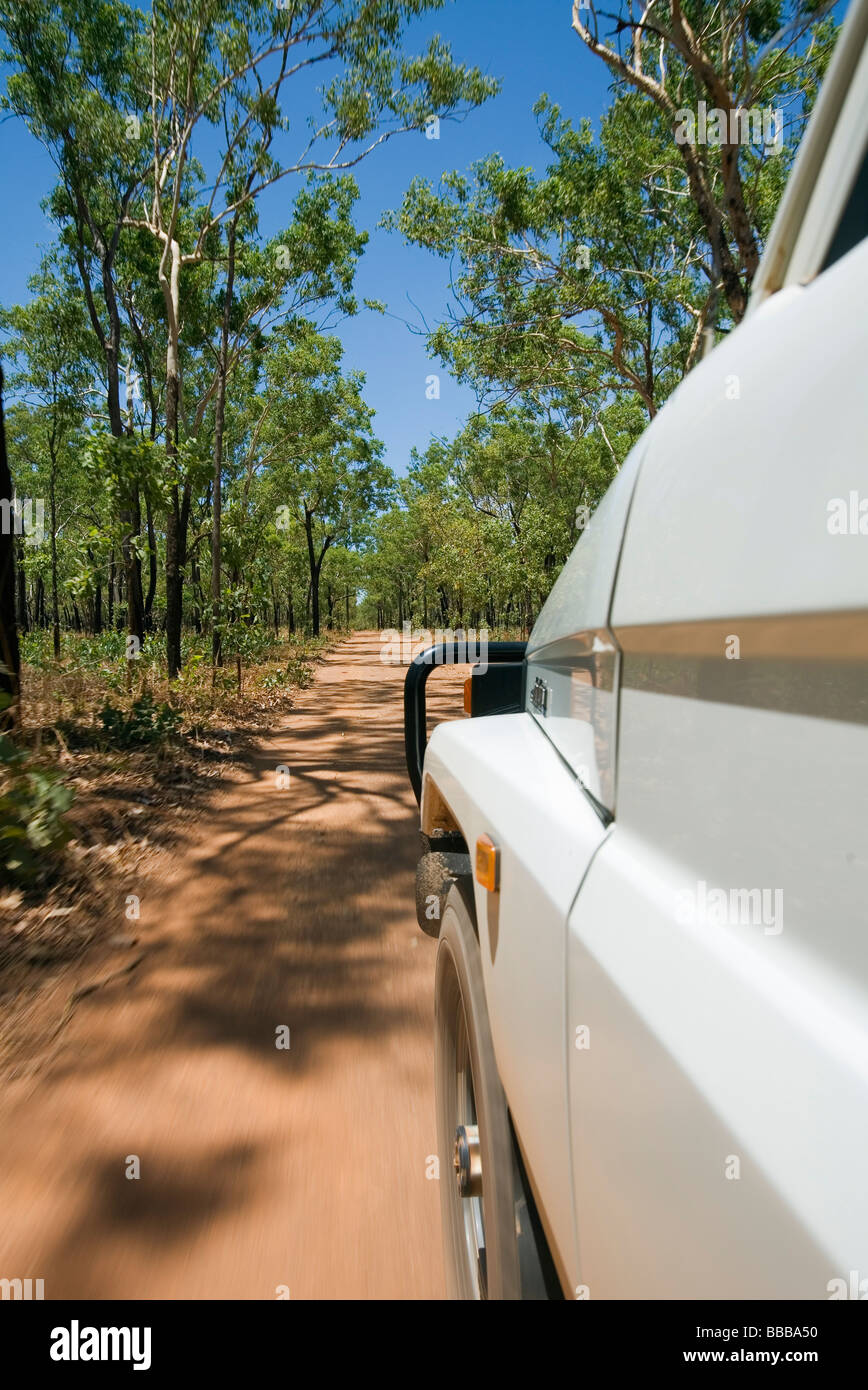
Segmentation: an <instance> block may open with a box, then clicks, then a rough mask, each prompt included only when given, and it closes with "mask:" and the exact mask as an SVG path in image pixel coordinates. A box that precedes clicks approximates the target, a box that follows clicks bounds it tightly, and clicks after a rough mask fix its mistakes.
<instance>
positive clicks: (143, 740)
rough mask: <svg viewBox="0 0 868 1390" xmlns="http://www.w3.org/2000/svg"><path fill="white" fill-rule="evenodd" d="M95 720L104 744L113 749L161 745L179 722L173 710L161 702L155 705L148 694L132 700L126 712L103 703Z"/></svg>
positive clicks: (173, 732) (175, 729)
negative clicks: (99, 723) (103, 738)
mask: <svg viewBox="0 0 868 1390" xmlns="http://www.w3.org/2000/svg"><path fill="white" fill-rule="evenodd" d="M99 717H100V722H101V724H102V727H103V733H104V734H105V737H106V739H107V741H108V742H109V743H110V744H112V745H113V746H114V747H115V748H137V747H141V746H142V745H144V744H149V743H162V742H164V741H165V740H166V739H170V738H172V737H173V736H174V735H175V734H177V732H178V729H179V726H180V723H181V716H180V714H179V713H178V711H177V710H175V709H172V706H171V705H170V704H167V703H165V702H164V703H163V704H159V705H155V704H154V697H153V696H152V695H151V694H149V692H148V691H145V692H144V694H143V695H140V696H139V698H138V699H137V700H134V701H133V703H132V705H131V707H130V710H129V713H127V712H125V711H124V710H120V709H116V708H115V706H114V705H110V704H105V705H104V706H103V708H102V709H101V710H100V712H99Z"/></svg>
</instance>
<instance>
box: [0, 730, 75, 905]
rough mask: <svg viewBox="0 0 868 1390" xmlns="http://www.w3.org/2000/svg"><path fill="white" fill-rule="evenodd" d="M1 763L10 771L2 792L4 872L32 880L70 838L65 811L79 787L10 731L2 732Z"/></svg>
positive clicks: (0, 858) (0, 856)
mask: <svg viewBox="0 0 868 1390" xmlns="http://www.w3.org/2000/svg"><path fill="white" fill-rule="evenodd" d="M0 766H2V767H3V769H4V770H5V773H6V789H5V791H4V792H3V794H2V795H0V875H2V876H3V877H6V878H11V879H17V880H21V881H24V882H27V881H28V880H30V879H33V878H36V876H37V875H38V873H39V871H40V869H42V868H43V867H44V863H45V859H46V857H47V856H48V855H51V854H56V853H57V852H58V851H59V850H61V849H62V848H63V846H64V845H65V844H66V842H67V840H68V839H69V837H70V833H71V832H70V829H69V827H68V826H67V824H66V822H65V821H64V819H63V816H64V813H65V812H66V811H68V810H69V808H70V806H71V805H72V802H73V798H74V796H75V792H74V791H73V790H72V788H71V787H67V786H65V785H64V783H63V782H62V781H61V779H60V776H59V775H58V774H57V773H56V772H53V771H51V770H48V769H45V768H40V767H34V766H33V764H32V762H31V759H30V758H29V756H28V754H27V753H26V752H24V751H23V750H22V749H20V748H17V747H16V746H15V744H14V743H13V742H12V740H11V739H10V738H7V737H6V735H5V734H0Z"/></svg>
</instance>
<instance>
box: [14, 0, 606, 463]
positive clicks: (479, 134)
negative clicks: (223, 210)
mask: <svg viewBox="0 0 868 1390" xmlns="http://www.w3.org/2000/svg"><path fill="white" fill-rule="evenodd" d="M571 10H572V5H571V0H453V3H451V4H449V5H447V6H446V8H445V9H443V10H441V11H440V12H439V13H435V14H434V15H432V16H430V17H428V18H426V19H425V20H424V21H422V22H419V23H417V24H415V25H414V26H413V27H412V29H411V30H410V33H409V36H408V41H407V45H406V46H407V48H408V49H410V50H412V51H420V50H421V48H422V47H423V46H424V44H425V42H426V41H427V38H428V37H429V36H430V35H431V34H434V33H439V34H441V35H442V36H443V38H444V39H446V40H447V41H448V42H449V43H450V44H451V45H452V48H453V52H454V54H455V56H456V58H458V59H460V60H461V61H463V62H467V63H473V64H477V65H478V66H479V67H481V68H482V69H483V71H485V72H486V73H488V74H490V75H492V76H494V77H498V78H500V79H501V81H502V84H503V86H502V92H501V95H500V96H499V97H497V98H495V99H494V100H493V101H491V102H488V103H487V104H486V105H485V106H484V107H482V108H481V109H480V110H479V111H477V112H474V113H472V114H471V115H470V116H468V117H467V119H466V120H465V121H463V122H459V123H455V122H442V123H441V126H440V138H439V140H427V139H426V138H425V137H424V135H422V134H415V133H414V134H410V135H401V136H396V137H395V138H394V139H393V140H391V141H389V142H387V144H386V145H385V146H384V147H382V148H381V149H379V150H377V151H376V152H375V153H374V154H373V155H372V156H371V157H370V158H368V159H366V160H365V161H364V162H363V163H362V164H361V165H359V166H358V168H357V169H356V170H355V177H356V179H357V182H358V184H359V187H360V191H361V198H360V201H359V203H358V204H357V206H356V220H357V222H358V224H359V225H361V226H364V227H366V228H367V229H368V230H369V231H370V233H371V238H370V242H369V244H368V247H367V250H366V253H365V255H364V257H363V259H362V261H361V263H360V265H359V270H358V274H357V279H356V288H357V293H358V297H359V299H360V300H361V299H362V298H363V297H367V298H369V299H378V300H382V301H384V302H385V303H386V305H387V307H388V309H389V311H390V314H393V315H396V316H398V317H383V316H381V315H379V314H374V313H371V312H370V311H366V310H363V311H362V313H361V314H360V315H359V317H358V318H356V319H354V320H349V321H345V322H344V323H342V324H341V326H340V329H339V334H340V337H341V338H342V340H343V342H344V345H345V365H346V366H347V368H356V369H358V370H361V371H363V372H364V373H365V375H366V377H367V389H366V396H367V399H368V401H369V403H370V404H371V405H372V406H373V407H374V409H375V410H376V419H375V422H374V424H375V429H376V431H377V433H378V435H379V437H380V438H381V439H382V440H384V442H385V444H386V460H387V462H388V463H389V464H390V465H391V467H392V468H393V469H394V470H395V471H396V472H397V473H403V472H404V471H405V470H406V466H407V462H408V459H409V455H410V450H411V448H412V447H413V446H414V445H415V446H416V447H417V448H419V449H424V448H425V446H426V444H427V443H428V440H429V439H430V438H431V436H432V435H438V434H439V435H451V434H453V433H454V432H455V431H456V430H457V429H458V428H459V427H460V426H461V424H462V423H463V421H464V419H465V418H466V416H467V414H468V412H469V411H470V410H471V409H472V408H473V398H472V396H471V394H470V393H469V392H468V391H466V390H464V389H462V388H460V387H458V386H457V385H456V384H455V383H454V382H452V381H450V379H449V378H448V376H447V375H446V374H445V373H444V372H443V371H442V370H441V369H440V367H439V365H438V364H436V363H432V362H431V361H430V359H429V358H428V357H427V354H426V351H425V341H424V337H422V336H419V335H416V334H413V333H411V332H410V330H409V329H408V328H407V327H405V325H404V324H403V323H402V322H401V321H400V319H409V320H411V321H413V322H415V323H419V322H420V315H419V311H421V313H422V314H424V316H425V320H426V321H427V322H428V324H429V325H433V324H435V323H436V322H438V321H439V320H440V319H442V318H443V317H445V313H446V308H447V305H448V302H449V292H448V275H449V267H448V264H447V263H446V262H444V261H441V260H439V259H437V258H435V257H434V256H431V255H430V254H428V253H427V252H424V251H421V250H418V249H416V248H414V247H409V246H405V245H404V244H403V242H402V240H401V238H400V236H399V235H398V234H396V233H387V232H385V231H381V230H377V223H378V222H379V220H380V218H381V216H382V213H383V211H384V210H385V209H386V208H390V207H397V206H398V205H399V203H400V201H401V197H402V195H403V192H404V190H405V189H406V187H407V186H408V184H409V183H410V180H411V179H412V178H413V177H414V176H417V175H421V176H423V177H427V178H431V179H434V180H436V179H437V178H438V177H439V175H440V174H441V172H443V171H444V170H446V169H454V168H457V169H466V168H467V167H468V166H469V165H470V164H472V163H473V161H474V160H477V159H480V158H482V157H483V156H485V155H487V154H490V153H492V152H497V153H499V154H501V155H502V156H503V157H504V159H505V160H506V161H507V162H508V163H509V164H513V165H516V164H529V165H532V166H534V167H536V168H538V169H542V168H543V167H544V166H545V163H546V154H547V151H546V149H545V147H544V146H543V144H542V142H541V141H540V139H539V136H538V134H537V126H536V120H535V118H534V115H533V104H534V102H535V101H536V99H537V97H538V96H539V95H540V93H541V92H544V91H545V92H548V94H549V95H550V96H551V97H553V98H554V99H555V100H556V101H557V102H559V104H560V105H561V106H562V108H563V110H564V112H565V114H566V115H568V116H570V117H571V118H572V119H573V120H574V121H576V122H577V121H578V120H579V119H581V117H583V116H588V117H590V119H591V120H592V122H593V123H594V125H595V127H596V125H597V122H598V119H599V117H600V115H601V113H602V111H603V110H604V109H605V107H606V106H607V104H608V77H607V72H606V69H605V68H604V66H603V64H602V63H600V62H599V61H598V60H595V59H594V58H593V57H592V56H591V55H590V54H589V53H588V52H587V51H586V50H585V48H584V46H583V45H582V43H581V42H580V40H579V39H578V37H577V35H575V34H574V33H573V32H572V30H571V28H570V18H571ZM0 159H2V168H3V175H4V182H5V191H6V197H5V198H4V199H3V200H2V201H0V245H2V248H3V254H2V257H0V302H2V303H4V304H11V303H16V302H21V301H22V300H24V299H26V298H27V277H28V276H29V275H30V274H32V272H33V271H34V270H35V269H36V267H37V264H38V261H39V256H40V246H44V245H46V244H47V243H48V242H50V241H51V240H52V229H51V227H50V225H49V224H48V222H47V221H46V219H45V217H44V216H43V213H42V211H41V209H40V201H41V199H42V198H43V197H44V196H45V194H46V193H48V192H49V190H50V188H51V187H52V185H53V182H54V169H53V166H52V164H51V161H50V160H49V159H48V157H47V155H46V154H45V153H44V152H43V151H42V149H41V148H40V146H39V145H38V144H37V142H36V141H35V140H34V139H33V138H32V137H31V136H30V135H29V133H28V132H27V130H26V129H25V128H24V126H23V125H22V124H21V123H20V122H18V121H15V120H8V119H7V120H5V121H4V122H2V124H0ZM296 187H297V184H293V183H292V182H291V181H287V183H286V184H285V185H281V186H279V187H278V188H275V189H272V190H268V191H267V192H266V194H265V195H263V200H262V203H261V227H262V230H263V232H264V233H265V234H266V235H270V234H272V233H273V232H274V231H275V230H276V229H277V228H278V227H280V226H281V225H285V224H286V221H287V206H288V204H289V203H290V202H291V201H292V198H293V196H294V193H295V188H296ZM410 300H412V301H413V303H412V304H411V303H410ZM414 305H415V306H417V307H416V308H414ZM435 371H436V372H437V373H438V374H439V375H440V380H441V394H440V399H439V400H428V399H426V394H425V380H426V377H427V376H428V375H429V373H431V372H435Z"/></svg>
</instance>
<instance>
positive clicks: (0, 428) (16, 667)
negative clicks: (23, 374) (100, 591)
mask: <svg viewBox="0 0 868 1390" xmlns="http://www.w3.org/2000/svg"><path fill="white" fill-rule="evenodd" d="M12 493H13V488H12V475H11V473H10V472H9V460H8V458H7V456H6V426H5V423H4V419H3V370H2V368H0V501H5V502H6V505H7V509H8V512H9V515H10V519H11V511H12ZM8 529H9V534H8V535H6V534H5V532H4V533H3V534H0V661H2V663H3V668H2V670H0V690H2V691H3V692H4V693H5V694H6V695H8V696H9V698H10V700H11V701H12V703H11V704H10V706H9V707H8V709H5V710H3V711H2V712H0V725H2V727H4V728H7V729H8V728H12V727H14V726H15V725H18V724H20V722H21V696H20V677H21V655H20V652H19V649H18V627H17V624H16V622H15V528H14V527H13V526H10V527H9V528H8Z"/></svg>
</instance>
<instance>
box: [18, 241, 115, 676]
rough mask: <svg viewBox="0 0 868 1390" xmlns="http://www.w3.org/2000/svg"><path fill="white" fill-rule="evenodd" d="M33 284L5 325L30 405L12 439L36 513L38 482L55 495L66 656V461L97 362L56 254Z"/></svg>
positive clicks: (51, 514)
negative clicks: (62, 502)
mask: <svg viewBox="0 0 868 1390" xmlns="http://www.w3.org/2000/svg"><path fill="white" fill-rule="evenodd" d="M28 287H29V289H30V291H31V294H32V298H31V299H30V300H29V301H28V303H27V304H26V305H16V306H15V307H13V308H10V309H8V310H2V311H0V328H2V330H4V332H5V334H6V335H7V336H6V340H5V342H4V345H3V347H4V352H5V354H6V355H7V357H8V358H9V360H10V362H11V363H13V364H14V367H15V370H14V371H13V372H12V373H10V375H9V377H8V380H7V387H8V390H9V393H10V395H14V396H15V398H16V400H18V401H20V402H21V403H22V404H23V405H24V406H25V407H26V412H25V415H24V417H23V418H18V419H17V420H16V419H15V418H14V417H13V419H12V420H11V421H10V426H11V428H10V436H11V439H12V440H13V441H14V442H15V445H16V446H17V448H13V467H14V465H15V454H16V453H20V456H21V463H22V465H24V466H26V467H27V468H28V471H29V474H30V487H29V491H31V497H30V498H29V499H28V505H29V506H30V508H31V511H32V507H33V497H32V487H33V483H34V481H35V480H36V479H37V478H39V477H40V476H41V477H42V478H43V479H44V481H45V486H46V491H47V494H48V496H47V501H48V541H49V549H50V556H51V567H50V576H51V580H50V582H51V627H52V635H53V643H54V655H55V656H56V657H59V656H60V607H59V597H58V561H57V542H58V529H59V517H58V490H59V484H60V478H59V474H60V470H61V467H62V466H63V465H65V468H66V470H69V471H72V465H71V458H70V452H69V446H70V443H71V441H72V440H73V438H74V437H75V435H76V434H77V433H79V432H80V431H81V429H82V427H83V425H84V423H85V421H86V419H87V417H88V413H89V405H90V400H89V396H90V392H91V388H92V385H93V363H92V361H90V360H89V356H88V348H89V343H88V328H87V319H86V313H85V310H84V306H83V304H82V300H81V296H80V294H79V293H78V292H77V286H76V285H75V283H74V282H71V281H70V277H69V274H68V268H67V267H66V266H65V265H64V264H63V261H62V260H58V258H57V256H56V255H49V256H48V257H47V258H46V259H44V260H43V263H42V265H41V266H40V269H39V271H38V272H37V273H36V274H35V275H33V276H31V277H30V280H29V281H28ZM40 501H42V499H40ZM29 539H31V538H29V537H28V540H29Z"/></svg>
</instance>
